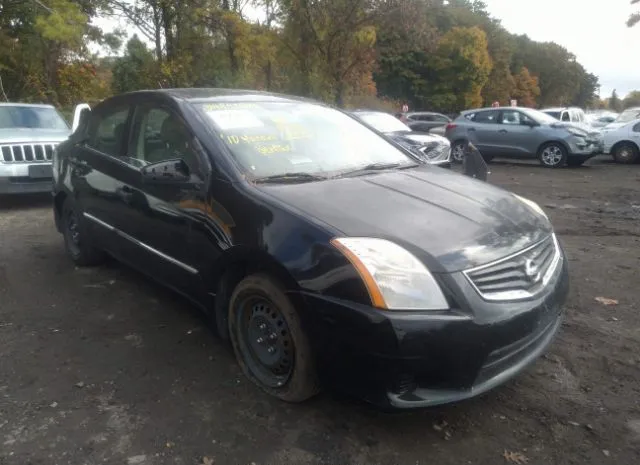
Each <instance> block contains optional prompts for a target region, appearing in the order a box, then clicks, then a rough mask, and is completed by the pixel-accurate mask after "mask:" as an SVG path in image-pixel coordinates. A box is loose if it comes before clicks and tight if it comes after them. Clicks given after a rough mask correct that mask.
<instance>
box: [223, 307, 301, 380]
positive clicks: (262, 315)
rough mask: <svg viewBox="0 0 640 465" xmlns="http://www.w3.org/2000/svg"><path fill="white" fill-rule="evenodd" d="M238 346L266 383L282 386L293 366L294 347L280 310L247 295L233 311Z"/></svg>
mask: <svg viewBox="0 0 640 465" xmlns="http://www.w3.org/2000/svg"><path fill="white" fill-rule="evenodd" d="M236 324H237V328H238V329H239V336H240V337H239V341H238V342H239V349H240V351H241V353H242V357H243V358H244V360H245V361H246V363H247V365H248V368H249V369H250V370H251V372H252V373H253V374H254V376H255V377H256V378H257V379H258V381H260V382H261V383H263V384H264V385H265V386H268V387H271V388H276V387H280V386H282V385H284V384H285V383H286V382H287V381H288V380H289V377H290V376H291V372H292V371H293V366H294V357H295V347H294V344H293V340H292V339H291V332H290V331H289V326H288V325H287V321H286V320H285V319H284V316H283V315H282V312H281V311H280V309H279V308H278V307H277V306H276V305H275V304H274V303H273V302H270V301H269V300H268V299H266V298H264V297H259V296H256V297H248V298H245V299H244V300H243V301H241V302H240V303H239V308H238V312H237V313H236Z"/></svg>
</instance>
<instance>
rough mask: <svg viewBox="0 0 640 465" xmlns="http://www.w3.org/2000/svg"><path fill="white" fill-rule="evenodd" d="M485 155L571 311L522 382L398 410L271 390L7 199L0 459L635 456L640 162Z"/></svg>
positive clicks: (31, 211)
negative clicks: (574, 162)
mask: <svg viewBox="0 0 640 465" xmlns="http://www.w3.org/2000/svg"><path fill="white" fill-rule="evenodd" d="M491 168H492V171H493V173H492V176H491V182H494V183H496V184H498V185H501V186H504V187H506V188H508V189H511V190H513V191H515V192H516V193H518V194H521V195H524V196H527V197H529V198H531V199H533V200H535V201H537V202H539V203H540V204H541V205H542V206H543V207H544V208H545V210H546V211H547V212H548V214H549V215H550V217H551V218H552V221H553V223H554V225H555V227H556V229H557V232H558V233H559V236H560V238H561V240H562V241H563V243H564V245H565V247H566V249H567V253H568V255H569V258H570V261H571V273H572V276H571V280H572V291H571V297H570V300H569V303H568V317H567V319H566V322H565V324H564V326H563V329H562V332H561V334H560V336H559V338H558V339H557V340H556V342H555V344H554V345H553V346H552V348H551V350H550V352H549V353H548V354H547V355H546V356H544V357H543V358H541V359H540V360H539V361H538V362H537V363H536V364H535V365H534V366H533V367H532V368H530V369H529V370H528V371H527V372H525V373H524V374H523V375H522V376H520V377H519V378H518V379H517V380H515V381H514V382H511V383H509V384H508V385H506V386H504V387H502V388H499V389H497V390H495V391H494V392H491V393H489V394H487V395H485V396H483V397H481V398H479V399H475V400H471V401H467V402H464V403H461V404H458V405H455V406H448V407H442V408H438V409H433V410H426V411H420V412H414V413H401V414H393V415H390V414H384V413H380V412H377V411H374V410H372V409H371V408H369V407H367V406H364V405H360V404H358V403H354V402H350V401H348V400H344V399H341V398H336V396H334V395H331V394H324V395H322V396H320V397H319V398H317V399H315V400H313V401H311V402H309V403H306V404H304V405H299V406H291V405H286V404H282V403H280V402H278V401H276V400H272V399H270V398H268V397H267V396H266V395H263V394H261V393H260V392H258V391H257V390H256V389H255V388H254V387H253V386H252V385H250V384H249V383H248V382H247V381H245V379H244V378H243V377H242V375H241V373H240V370H239V369H238V367H237V366H236V364H235V361H234V359H233V356H232V354H231V352H230V351H229V349H228V348H226V347H225V346H224V344H222V343H221V342H219V341H218V340H216V339H215V338H214V337H213V336H212V335H211V334H210V331H209V329H208V328H207V326H206V324H205V323H204V321H203V320H202V319H201V318H200V317H199V315H198V314H197V313H196V312H195V311H194V310H193V309H192V308H191V307H190V306H189V304H187V303H186V302H185V301H183V300H182V299H181V298H179V297H176V296H174V295H173V294H171V293H170V292H167V291H165V290H164V289H162V288H160V287H158V286H157V285H155V284H154V283H152V282H150V281H149V280H147V279H145V278H144V277H142V276H141V275H139V274H137V273H135V272H133V271H131V270H129V269H127V268H125V267H123V266H120V265H118V264H116V263H112V264H109V265H108V266H106V267H103V268H99V269H91V270H81V269H75V268H74V266H73V265H72V264H71V262H70V261H69V260H68V259H67V258H66V256H65V254H64V251H63V246H62V239H61V237H60V236H59V235H58V234H57V233H55V232H54V227H53V221H52V217H51V209H50V206H49V199H48V198H47V197H46V196H45V197H44V198H42V197H40V198H38V197H29V198H23V199H11V200H9V199H7V198H0V464H2V465H5V464H16V465H26V464H74V465H75V464H78V465H91V464H98V463H100V464H103V463H107V464H144V465H149V464H190V465H198V464H211V463H216V464H221V463H225V464H226V463H234V464H236V463H237V464H251V463H255V464H267V463H271V464H284V463H303V464H304V463H327V464H329V463H331V464H338V463H341V464H344V463H361V464H364V463H380V464H387V463H400V464H438V465H446V464H456V465H458V464H460V465H463V464H501V463H505V464H508V463H522V464H524V463H526V464H527V465H533V464H543V465H550V464H580V465H582V464H607V463H611V464H622V465H632V464H638V463H640V315H639V314H638V309H639V307H638V303H640V298H639V297H640V291H639V290H638V274H637V270H638V260H639V259H640V189H639V188H640V167H638V166H632V167H623V166H617V165H611V164H608V163H606V162H605V161H604V160H593V161H591V162H590V163H589V166H586V167H583V168H581V169H563V170H555V171H551V170H546V169H542V168H539V167H538V166H536V165H525V164H511V163H499V162H498V163H493V164H492V165H491ZM597 297H607V298H611V299H615V300H617V301H618V302H619V303H618V304H617V305H610V306H606V305H603V304H602V303H600V302H598V301H596V298H597ZM525 458H526V459H528V461H526V462H525Z"/></svg>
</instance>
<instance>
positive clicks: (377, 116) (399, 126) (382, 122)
mask: <svg viewBox="0 0 640 465" xmlns="http://www.w3.org/2000/svg"><path fill="white" fill-rule="evenodd" d="M353 115H354V116H355V117H356V118H358V119H359V120H361V121H362V122H363V123H365V124H367V125H369V126H371V127H372V128H373V129H375V130H376V131H379V132H381V133H383V134H384V135H386V136H388V137H391V138H392V139H393V140H395V141H396V142H397V143H398V144H400V145H402V146H403V147H405V148H406V149H407V150H411V151H413V152H415V153H416V155H418V156H419V157H420V158H421V159H424V161H426V162H427V163H429V164H431V165H439V166H443V167H449V166H451V161H450V156H451V143H450V142H449V140H448V139H447V138H446V137H442V136H437V135H435V134H427V133H423V132H419V131H414V130H413V129H411V128H410V127H409V126H407V125H406V124H405V123H403V122H402V121H400V120H399V119H398V118H396V117H394V116H393V115H390V114H389V113H384V112H381V111H370V110H356V111H354V112H353Z"/></svg>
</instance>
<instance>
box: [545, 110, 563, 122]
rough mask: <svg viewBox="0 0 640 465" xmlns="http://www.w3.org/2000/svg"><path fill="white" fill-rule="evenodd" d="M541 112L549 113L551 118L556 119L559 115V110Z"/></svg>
mask: <svg viewBox="0 0 640 465" xmlns="http://www.w3.org/2000/svg"><path fill="white" fill-rule="evenodd" d="M542 113H544V114H546V115H549V116H552V117H553V118H555V119H557V120H559V119H560V115H561V112H559V111H543V112H542Z"/></svg>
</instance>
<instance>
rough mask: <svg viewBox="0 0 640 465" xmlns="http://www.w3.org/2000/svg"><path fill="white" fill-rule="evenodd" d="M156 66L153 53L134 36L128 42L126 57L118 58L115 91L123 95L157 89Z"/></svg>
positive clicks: (115, 66) (115, 70)
mask: <svg viewBox="0 0 640 465" xmlns="http://www.w3.org/2000/svg"><path fill="white" fill-rule="evenodd" d="M155 66H156V62H155V60H154V56H153V53H152V52H151V51H149V50H148V49H147V46H146V45H145V44H144V42H142V41H141V40H140V38H138V36H137V35H135V34H134V35H133V37H132V38H131V39H129V42H127V46H126V50H125V53H124V56H122V57H120V58H117V59H116V60H115V63H114V65H113V81H112V84H111V85H112V89H113V91H114V92H115V93H123V92H130V91H133V90H140V89H145V88H153V87H157V85H155V84H154V82H153V77H154V74H155V73H156V72H157V69H156V67H155Z"/></svg>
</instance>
